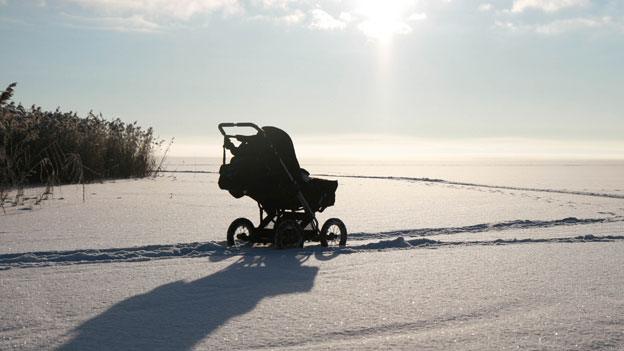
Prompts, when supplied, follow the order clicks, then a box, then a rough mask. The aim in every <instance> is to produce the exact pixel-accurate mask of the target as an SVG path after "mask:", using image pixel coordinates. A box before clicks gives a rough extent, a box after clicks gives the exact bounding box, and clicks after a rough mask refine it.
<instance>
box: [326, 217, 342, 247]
mask: <svg viewBox="0 0 624 351" xmlns="http://www.w3.org/2000/svg"><path fill="white" fill-rule="evenodd" d="M321 245H322V246H336V245H339V246H345V245H347V227H346V226H345V224H344V223H343V222H342V221H341V220H340V219H338V218H330V219H328V220H326V221H325V223H324V224H323V227H322V228H321Z"/></svg>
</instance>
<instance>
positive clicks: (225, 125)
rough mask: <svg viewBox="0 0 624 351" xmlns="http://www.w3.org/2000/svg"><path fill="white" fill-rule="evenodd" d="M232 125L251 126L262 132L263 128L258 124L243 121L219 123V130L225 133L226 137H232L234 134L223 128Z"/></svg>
mask: <svg viewBox="0 0 624 351" xmlns="http://www.w3.org/2000/svg"><path fill="white" fill-rule="evenodd" d="M231 127H249V128H253V129H255V130H256V131H258V133H262V129H260V127H258V126H257V125H256V124H254V123H251V122H241V123H219V131H220V132H221V134H223V136H224V137H231V136H234V135H228V134H227V133H226V132H225V130H223V128H231Z"/></svg>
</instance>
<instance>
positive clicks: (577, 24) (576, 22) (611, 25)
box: [494, 16, 624, 35]
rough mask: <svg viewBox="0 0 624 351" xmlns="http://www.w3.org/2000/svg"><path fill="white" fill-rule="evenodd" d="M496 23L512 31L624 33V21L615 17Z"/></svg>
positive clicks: (549, 33) (497, 25) (546, 33)
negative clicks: (528, 22)
mask: <svg viewBox="0 0 624 351" xmlns="http://www.w3.org/2000/svg"><path fill="white" fill-rule="evenodd" d="M494 25H495V26H496V27H498V28H502V29H505V30H508V31H512V32H519V33H536V34H541V35H560V34H564V33H568V32H573V31H579V30H588V29H589V30H592V29H593V30H598V29H608V30H615V31H617V32H620V33H624V23H623V22H622V21H618V20H615V19H614V18H613V17H609V16H604V17H575V18H566V19H558V20H554V21H551V22H548V23H542V24H522V23H517V22H511V21H496V22H495V23H494Z"/></svg>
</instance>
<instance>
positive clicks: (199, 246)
mask: <svg viewBox="0 0 624 351" xmlns="http://www.w3.org/2000/svg"><path fill="white" fill-rule="evenodd" d="M619 240H624V235H606V236H595V235H582V236H576V237H559V238H529V239H496V240H475V241H448V242H446V241H439V240H431V239H426V238H416V239H409V240H406V239H405V238H404V237H402V236H400V237H398V238H395V239H393V240H381V241H377V242H372V243H367V244H363V245H356V246H347V247H344V248H338V247H334V248H321V247H320V246H308V247H306V248H304V249H299V250H288V251H281V250H275V249H273V248H271V247H267V248H262V247H253V246H246V247H242V248H228V247H226V246H224V244H225V243H216V242H205V243H197V242H196V243H188V244H169V245H149V246H139V247H131V248H115V249H101V250H97V249H84V250H69V251H41V252H26V253H16V254H4V255H0V270H6V269H10V268H12V267H21V268H27V267H43V266H50V265H71V264H88V263H111V262H138V261H151V260H158V259H167V258H195V257H206V256H214V255H220V256H233V255H254V256H257V255H281V254H284V253H285V252H287V253H290V252H292V253H295V254H299V253H303V254H306V253H307V254H319V253H322V252H324V251H328V252H333V253H334V254H350V253H364V252H367V251H386V250H394V249H415V248H441V247H454V246H474V245H480V246H493V245H511V244H531V243H585V242H613V241H619Z"/></svg>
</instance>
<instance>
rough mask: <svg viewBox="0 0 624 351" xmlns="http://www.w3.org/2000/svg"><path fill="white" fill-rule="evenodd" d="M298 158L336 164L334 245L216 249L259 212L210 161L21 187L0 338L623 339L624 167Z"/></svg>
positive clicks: (319, 170) (122, 344) (608, 342)
mask: <svg viewBox="0 0 624 351" xmlns="http://www.w3.org/2000/svg"><path fill="white" fill-rule="evenodd" d="M302 164H303V165H305V166H307V167H306V168H308V169H309V170H310V171H311V172H312V173H314V174H325V176H324V177H325V178H331V179H337V180H338V181H339V184H340V185H339V188H338V192H337V202H336V206H334V207H332V208H329V209H327V210H326V211H325V212H324V213H322V214H320V216H319V218H320V220H321V221H323V220H324V219H326V218H329V217H340V218H341V219H343V220H344V222H345V223H346V224H347V227H348V229H349V232H350V234H349V242H348V246H347V247H346V248H341V249H323V248H321V247H319V246H318V245H317V244H316V243H307V245H306V247H305V248H304V249H300V250H286V251H277V250H274V249H272V248H271V247H265V246H261V247H243V248H241V249H229V248H227V247H225V245H224V240H225V231H226V228H227V226H228V225H229V223H230V222H231V221H232V220H233V219H235V218H237V217H241V216H245V217H249V218H251V219H252V220H253V221H254V222H256V223H257V221H258V219H257V216H258V213H257V211H258V210H257V207H256V204H255V202H253V201H252V200H249V199H239V200H236V199H233V198H232V197H230V196H229V194H228V193H227V192H224V191H221V190H219V189H218V187H217V184H216V182H217V179H218V176H217V175H216V174H215V173H214V172H215V171H216V170H217V169H218V162H217V161H215V160H177V161H176V160H173V161H172V162H170V164H169V165H168V168H167V169H168V170H170V171H177V172H172V173H164V174H163V175H162V176H159V177H157V178H155V179H143V180H121V181H108V182H104V183H101V184H90V185H87V186H86V188H85V189H84V193H83V189H82V188H81V187H79V186H63V187H61V188H57V189H55V191H54V194H53V196H52V197H51V198H50V199H48V200H44V201H42V202H41V203H40V204H35V199H34V197H35V196H37V195H38V194H40V193H41V189H28V190H27V191H26V195H27V199H26V200H25V201H24V203H23V204H19V205H18V206H9V207H7V208H6V209H5V210H6V213H5V214H2V213H0V350H48V349H50V350H191V349H199V350H232V349H245V350H247V349H279V350H283V349H297V350H299V349H305V350H308V349H312V350H321V349H343V350H353V349H357V350H365V349H370V350H376V349H385V348H393V349H405V350H413V349H418V350H484V349H487V350H503V349H517V348H520V349H530V350H623V349H624V293H622V291H624V164H622V163H617V162H602V163H601V162H597V161H596V162H559V163H548V162H546V161H542V162H531V163H528V162H527V163H518V162H516V163H500V162H498V163H478V164H471V163H440V162H438V163H435V164H431V163H424V164H417V163H415V164H378V163H377V164H365V163H362V162H359V163H351V164H349V163H338V162H335V163H332V162H324V163H315V162H312V161H309V162H305V161H302ZM180 171H184V172H198V173H180ZM83 194H84V197H85V199H84V201H83Z"/></svg>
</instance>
